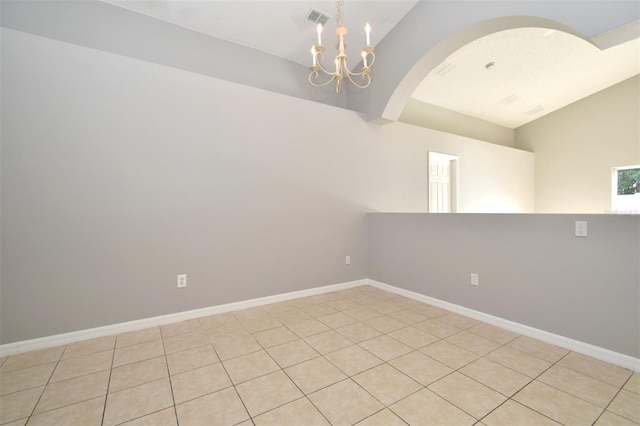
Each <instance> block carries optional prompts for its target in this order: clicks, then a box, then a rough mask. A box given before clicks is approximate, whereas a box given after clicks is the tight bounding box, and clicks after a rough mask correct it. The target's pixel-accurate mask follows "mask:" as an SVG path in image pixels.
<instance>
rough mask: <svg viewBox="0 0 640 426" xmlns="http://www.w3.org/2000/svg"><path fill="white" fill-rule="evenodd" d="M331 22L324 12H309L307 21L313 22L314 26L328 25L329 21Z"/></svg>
mask: <svg viewBox="0 0 640 426" xmlns="http://www.w3.org/2000/svg"><path fill="white" fill-rule="evenodd" d="M328 20H329V16H328V15H325V14H324V13H322V12H319V11H317V10H313V9H311V11H310V12H309V15H308V16H307V21H309V22H311V23H312V24H314V25H317V24H322V25H324V24H326V23H327V21H328Z"/></svg>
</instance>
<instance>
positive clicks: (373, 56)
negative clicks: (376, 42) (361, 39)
mask: <svg viewBox="0 0 640 426" xmlns="http://www.w3.org/2000/svg"><path fill="white" fill-rule="evenodd" d="M369 56H371V61H368V62H367V66H368V67H369V68H371V67H372V66H373V63H374V62H375V61H376V54H375V53H373V49H371V50H369V51H367V57H369Z"/></svg>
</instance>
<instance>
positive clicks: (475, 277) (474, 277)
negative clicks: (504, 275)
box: [471, 274, 480, 287]
mask: <svg viewBox="0 0 640 426" xmlns="http://www.w3.org/2000/svg"><path fill="white" fill-rule="evenodd" d="M471 285H473V286H476V287H477V286H479V285H480V279H479V278H478V274H471Z"/></svg>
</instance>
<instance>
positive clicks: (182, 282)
mask: <svg viewBox="0 0 640 426" xmlns="http://www.w3.org/2000/svg"><path fill="white" fill-rule="evenodd" d="M186 286H187V274H182V275H178V288H185V287H186Z"/></svg>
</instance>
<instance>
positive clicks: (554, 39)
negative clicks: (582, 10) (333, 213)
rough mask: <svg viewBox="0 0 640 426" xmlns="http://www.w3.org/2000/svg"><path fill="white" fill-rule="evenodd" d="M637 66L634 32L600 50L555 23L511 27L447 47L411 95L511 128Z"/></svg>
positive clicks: (639, 56) (639, 45)
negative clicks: (446, 53) (447, 51)
mask: <svg viewBox="0 0 640 426" xmlns="http://www.w3.org/2000/svg"><path fill="white" fill-rule="evenodd" d="M639 73H640V39H637V38H636V39H634V40H631V41H628V42H626V43H623V44H619V45H617V46H614V47H611V48H608V49H605V50H600V49H599V48H598V47H596V46H595V45H593V44H591V43H589V42H587V41H585V40H583V39H581V38H579V37H576V36H574V35H572V34H568V33H565V32H562V31H558V30H549V29H545V28H518V29H511V30H507V31H500V32H497V33H494V34H491V35H488V36H485V37H482V38H480V39H477V40H475V41H473V42H471V43H469V44H467V45H466V46H464V47H462V48H461V49H459V50H457V51H456V52H454V53H453V54H452V55H450V56H449V57H448V58H447V59H446V60H445V61H444V62H443V63H442V64H440V65H439V66H438V67H436V68H435V69H434V70H433V71H432V72H431V73H429V75H428V76H427V77H426V78H425V79H424V80H423V81H422V83H421V84H420V85H419V86H418V87H417V88H416V90H415V91H414V93H413V94H412V96H411V98H412V99H414V100H417V101H420V102H424V103H427V104H431V105H436V106H438V107H441V108H445V109H447V110H450V111H454V112H456V113H460V114H464V115H467V116H471V117H475V118H479V119H482V120H485V121H488V122H491V123H495V124H498V125H500V126H503V127H507V128H510V129H513V128H516V127H519V126H522V125H524V124H526V123H528V122H530V121H533V120H535V119H537V118H540V117H542V116H543V115H545V114H548V113H550V112H552V111H555V110H557V109H560V108H562V107H564V106H566V105H568V104H570V103H573V102H575V101H577V100H579V99H582V98H584V97H586V96H589V95H591V94H594V93H596V92H598V91H600V90H603V89H605V88H607V87H609V86H612V85H614V84H616V83H619V82H621V81H623V80H626V79H627V78H630V77H633V76H634V75H636V74H639Z"/></svg>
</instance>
